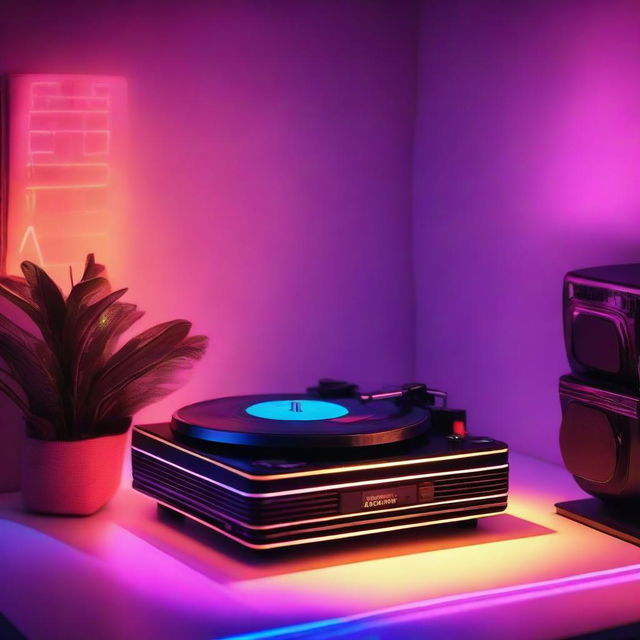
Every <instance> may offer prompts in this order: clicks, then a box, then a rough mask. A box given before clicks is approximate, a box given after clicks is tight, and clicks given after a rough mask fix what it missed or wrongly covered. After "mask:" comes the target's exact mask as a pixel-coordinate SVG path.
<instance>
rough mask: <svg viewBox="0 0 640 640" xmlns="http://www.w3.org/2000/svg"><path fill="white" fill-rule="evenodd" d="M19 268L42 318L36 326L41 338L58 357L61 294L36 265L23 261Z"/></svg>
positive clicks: (63, 306)
mask: <svg viewBox="0 0 640 640" xmlns="http://www.w3.org/2000/svg"><path fill="white" fill-rule="evenodd" d="M20 266H21V268H22V273H23V274H24V277H25V280H26V281H27V283H28V284H29V287H30V289H31V298H32V300H33V302H34V304H35V306H36V308H37V309H38V311H39V312H40V315H41V316H42V321H41V324H39V325H38V326H39V327H40V330H41V331H42V337H43V338H44V339H45V341H46V342H47V343H48V344H49V346H50V347H51V349H52V350H53V352H54V353H55V354H56V355H58V356H59V355H60V351H61V349H62V331H63V328H64V318H65V313H66V306H65V302H64V297H63V295H62V292H61V291H60V289H59V288H58V285H56V283H55V282H54V281H53V280H52V279H51V278H50V277H49V276H48V275H47V273H46V271H44V269H41V268H40V267H39V266H38V265H37V264H34V263H33V262H29V261H25V262H23V263H22V264H21V265H20Z"/></svg>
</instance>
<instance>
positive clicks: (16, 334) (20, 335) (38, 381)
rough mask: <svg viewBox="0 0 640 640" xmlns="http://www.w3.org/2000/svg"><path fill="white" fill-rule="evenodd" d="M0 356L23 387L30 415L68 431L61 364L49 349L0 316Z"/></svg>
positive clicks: (15, 379)
mask: <svg viewBox="0 0 640 640" xmlns="http://www.w3.org/2000/svg"><path fill="white" fill-rule="evenodd" d="M0 357H2V359H3V360H4V362H5V363H6V365H7V367H8V369H9V371H8V373H9V375H10V376H11V378H12V379H13V380H14V381H15V382H16V383H17V384H18V385H19V386H20V388H21V390H22V392H23V394H24V396H25V398H26V401H27V404H28V406H29V409H30V413H31V414H32V415H35V416H39V417H41V418H45V419H47V420H49V421H50V422H51V423H52V424H54V425H56V426H57V427H59V428H60V429H61V430H62V431H64V430H65V427H66V424H65V415H64V409H63V407H62V400H61V393H60V372H59V367H58V363H57V361H56V359H55V357H54V356H53V354H52V353H51V350H50V349H49V347H48V346H47V345H46V344H45V343H44V342H42V340H39V339H38V338H36V337H35V336H33V335H32V334H31V333H29V332H28V331H25V330H24V329H22V328H21V327H19V326H18V325H16V324H15V323H13V322H12V321H11V320H9V319H8V318H7V317H6V316H4V315H2V314H0Z"/></svg>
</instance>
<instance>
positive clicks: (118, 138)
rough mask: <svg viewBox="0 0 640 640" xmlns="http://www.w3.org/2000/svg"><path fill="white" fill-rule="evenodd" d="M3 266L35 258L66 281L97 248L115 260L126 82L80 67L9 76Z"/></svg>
mask: <svg viewBox="0 0 640 640" xmlns="http://www.w3.org/2000/svg"><path fill="white" fill-rule="evenodd" d="M6 116H7V124H8V149H7V150H6V157H7V159H8V162H7V165H8V167H7V169H8V174H7V171H6V170H5V175H7V176H8V181H7V185H8V207H7V225H6V237H5V238H4V239H3V240H4V243H5V245H4V248H5V252H6V253H5V255H6V270H7V272H8V273H10V274H15V273H19V272H20V262H22V261H23V260H32V261H34V262H36V263H38V264H40V265H42V266H43V267H45V268H46V269H47V270H48V271H49V272H50V273H51V274H52V276H53V277H54V278H55V279H56V280H57V281H58V282H59V283H61V284H63V285H65V287H68V284H69V267H71V268H72V269H73V273H74V275H75V276H76V277H77V275H78V274H79V273H80V271H81V269H82V264H83V262H84V256H85V255H86V254H87V253H89V252H94V253H95V254H96V257H97V258H98V260H99V261H100V262H105V263H106V264H112V259H113V248H114V236H115V234H116V229H117V226H118V224H117V221H118V219H119V217H120V215H121V213H122V204H123V201H122V181H123V176H122V173H123V162H124V159H123V156H124V150H123V145H124V136H125V127H126V122H125V119H126V83H125V81H124V79H123V78H116V77H106V76H85V75H14V76H9V78H8V81H7V109H6Z"/></svg>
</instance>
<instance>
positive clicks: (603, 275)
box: [563, 264, 640, 389]
mask: <svg viewBox="0 0 640 640" xmlns="http://www.w3.org/2000/svg"><path fill="white" fill-rule="evenodd" d="M563 317H564V337H565V347H566V350H567V357H568V359H569V365H570V366H571V370H572V371H573V372H574V373H576V374H579V375H583V376H587V377H591V378H594V379H599V380H603V381H608V382H611V383H612V384H614V385H615V386H618V387H621V388H626V389H638V388H639V387H640V379H639V377H638V345H639V344H640V264H621V265H611V266H605V267H592V268H589V269H580V270H577V271H571V272H569V273H568V274H567V275H566V276H565V279H564V293H563Z"/></svg>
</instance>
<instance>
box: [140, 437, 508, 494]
mask: <svg viewBox="0 0 640 640" xmlns="http://www.w3.org/2000/svg"><path fill="white" fill-rule="evenodd" d="M131 449H132V450H133V451H137V452H138V453H140V454H142V455H144V456H147V457H149V458H154V459H155V460H159V461H160V462H162V463H163V464H166V465H169V466H171V467H175V468H176V469H180V470H181V471H184V472H185V473H188V474H190V475H192V476H195V477H197V478H201V479H202V480H206V481H207V482H211V483H212V484H215V485H218V486H219V487H223V488H224V489H227V490H228V491H232V492H233V493H237V494H239V495H241V496H245V497H247V498H277V497H280V496H294V495H300V494H302V493H314V492H317V491H334V490H336V489H346V488H350V487H364V486H366V487H369V486H371V485H374V484H389V483H390V482H403V481H405V480H420V479H422V478H434V477H440V476H451V475H456V474H467V473H475V472H477V471H495V470H498V469H506V468H507V467H508V466H509V465H508V464H499V465H493V466H490V467H474V468H473V469H457V470H455V471H436V472H434V473H422V474H418V475H412V476H398V477H393V478H377V479H375V480H359V481H357V482H343V483H341V484H326V485H321V486H318V487H304V488H303V489H288V490H286V491H268V492H265V493H248V492H246V491H241V490H240V489H236V488H235V487H231V486H229V485H226V484H224V483H222V482H219V481H218V480H214V479H213V478H207V476H203V475H202V474H200V473H196V472H195V471H191V469H186V468H185V467H182V466H180V465H179V464H176V463H175V462H169V460H165V459H164V458H161V457H160V456H156V455H154V454H153V453H149V452H148V451H143V450H142V449H139V448H138V447H131ZM285 477H286V476H285Z"/></svg>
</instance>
